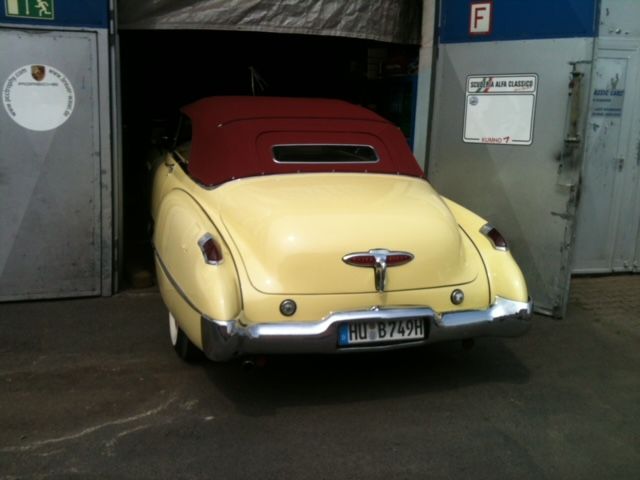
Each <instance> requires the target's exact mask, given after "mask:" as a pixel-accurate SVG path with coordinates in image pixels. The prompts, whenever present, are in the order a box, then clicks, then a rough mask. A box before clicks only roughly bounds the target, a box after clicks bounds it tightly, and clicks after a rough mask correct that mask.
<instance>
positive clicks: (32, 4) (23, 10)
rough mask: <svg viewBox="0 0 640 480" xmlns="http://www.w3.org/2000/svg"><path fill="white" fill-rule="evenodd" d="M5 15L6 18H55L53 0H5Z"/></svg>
mask: <svg viewBox="0 0 640 480" xmlns="http://www.w3.org/2000/svg"><path fill="white" fill-rule="evenodd" d="M5 13H6V14H7V16H8V17H23V18H37V19H40V20H53V19H54V18H55V15H54V8H53V0H5Z"/></svg>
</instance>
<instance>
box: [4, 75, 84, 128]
mask: <svg viewBox="0 0 640 480" xmlns="http://www.w3.org/2000/svg"><path fill="white" fill-rule="evenodd" d="M2 103H3V105H4V108H5V110H6V112H7V114H9V117H11V119H12V120H13V121H14V122H16V123H17V124H18V125H20V126H21V127H24V128H26V129H28V130H34V131H40V132H44V131H47V130H53V129H54V128H58V127H59V126H60V125H62V124H63V123H65V122H66V121H67V120H68V119H69V117H70V116H71V114H72V113H73V109H74V107H75V93H74V90H73V86H72V85H71V82H70V81H69V79H68V78H67V77H66V75H64V73H62V72H61V71H60V70H58V69H56V68H54V67H51V66H49V65H40V64H34V65H24V66H22V67H20V68H18V69H17V70H16V71H15V72H13V73H12V74H11V75H9V78H7V80H6V81H5V83H4V85H3V87H2Z"/></svg>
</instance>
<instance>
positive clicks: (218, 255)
mask: <svg viewBox="0 0 640 480" xmlns="http://www.w3.org/2000/svg"><path fill="white" fill-rule="evenodd" d="M198 246H199V247H200V250H201V251H202V256H203V257H204V261H205V262H207V263H208V264H209V265H218V264H220V263H222V250H221V249H220V245H218V242H216V241H215V239H214V238H213V236H211V234H210V233H205V234H204V235H203V236H202V237H200V240H198Z"/></svg>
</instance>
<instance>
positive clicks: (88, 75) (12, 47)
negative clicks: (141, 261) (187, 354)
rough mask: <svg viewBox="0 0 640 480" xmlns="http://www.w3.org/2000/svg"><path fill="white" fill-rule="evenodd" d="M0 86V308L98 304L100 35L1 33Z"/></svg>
mask: <svg viewBox="0 0 640 480" xmlns="http://www.w3.org/2000/svg"><path fill="white" fill-rule="evenodd" d="M0 85H2V86H3V87H2V88H3V91H2V94H3V98H2V103H3V104H4V107H0V226H1V228H0V300H14V299H28V298H51V297H62V296H81V295H99V294H100V293H101V233H102V232H101V189H102V187H103V184H102V183H101V172H100V165H101V164H100V152H101V145H100V140H101V137H100V118H99V101H98V100H99V92H98V88H97V85H98V80H97V49H96V34H95V33H92V32H71V31H64V32H62V31H59V32H56V31H44V30H17V29H8V28H0ZM60 85H62V86H60ZM45 87H47V88H48V87H51V90H50V92H51V94H48V93H42V92H45V91H48V90H46V88H45ZM37 89H39V90H37ZM56 92H58V93H56ZM60 92H61V93H60ZM61 99H62V100H61ZM60 102H62V103H60ZM107 148H108V147H107ZM107 198H108V197H107Z"/></svg>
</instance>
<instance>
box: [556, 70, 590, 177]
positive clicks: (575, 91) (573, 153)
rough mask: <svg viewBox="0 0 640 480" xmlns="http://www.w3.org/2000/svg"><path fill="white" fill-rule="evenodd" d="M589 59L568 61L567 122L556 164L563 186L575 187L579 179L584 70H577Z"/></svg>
mask: <svg viewBox="0 0 640 480" xmlns="http://www.w3.org/2000/svg"><path fill="white" fill-rule="evenodd" d="M590 63H591V61H589V60H579V61H576V62H569V65H571V72H570V81H569V93H568V97H569V105H568V114H567V117H568V118H567V124H566V125H565V131H566V135H565V138H564V145H563V149H562V152H561V154H560V165H559V166H558V182H557V183H558V185H562V186H564V187H569V188H572V187H575V186H576V185H577V183H578V179H579V174H578V171H579V166H580V152H581V147H582V136H581V134H580V130H581V125H582V122H581V115H582V90H583V88H582V82H583V80H584V76H585V74H584V72H581V71H579V70H578V66H579V65H584V64H590Z"/></svg>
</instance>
